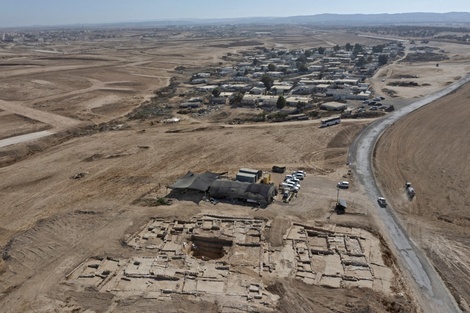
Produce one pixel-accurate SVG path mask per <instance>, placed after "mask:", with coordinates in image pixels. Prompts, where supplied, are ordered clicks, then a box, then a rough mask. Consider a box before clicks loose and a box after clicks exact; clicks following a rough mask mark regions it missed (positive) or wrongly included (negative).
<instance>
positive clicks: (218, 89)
mask: <svg viewBox="0 0 470 313" xmlns="http://www.w3.org/2000/svg"><path fill="white" fill-rule="evenodd" d="M212 95H213V96H214V97H218V96H220V88H219V87H215V88H214V89H212Z"/></svg>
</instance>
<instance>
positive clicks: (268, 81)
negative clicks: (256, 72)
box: [261, 74, 274, 90]
mask: <svg viewBox="0 0 470 313" xmlns="http://www.w3.org/2000/svg"><path fill="white" fill-rule="evenodd" d="M261 82H263V84H264V87H266V90H270V89H271V87H272V86H273V83H274V79H273V78H272V77H271V76H269V75H268V74H263V76H261Z"/></svg>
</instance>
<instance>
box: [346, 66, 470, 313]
mask: <svg viewBox="0 0 470 313" xmlns="http://www.w3.org/2000/svg"><path fill="white" fill-rule="evenodd" d="M468 82H470V75H467V76H466V77H465V78H462V79H461V80H459V81H458V82H456V83H454V84H452V85H450V86H449V87H447V88H445V89H443V90H441V91H439V92H436V93H434V94H432V95H429V96H428V97H425V98H423V99H421V100H419V101H416V102H414V103H412V104H410V105H409V106H406V107H404V108H402V109H400V110H397V111H395V112H393V113H392V114H390V115H387V116H386V117H384V118H382V119H380V120H378V121H377V122H375V123H372V124H371V125H369V126H368V127H367V128H365V129H364V130H363V132H362V133H361V134H360V135H359V136H358V138H357V139H356V140H355V141H354V143H353V144H352V145H351V148H350V151H349V153H350V154H349V161H350V163H351V166H352V168H353V169H354V171H355V173H356V175H357V177H358V178H359V180H360V181H361V183H362V184H363V185H364V187H365V189H366V191H367V193H368V194H369V197H370V198H371V199H372V201H376V198H377V196H380V195H381V192H380V190H379V188H378V186H377V183H376V180H375V176H374V170H373V167H372V158H373V154H374V149H375V145H376V143H377V141H378V139H379V138H380V136H381V135H382V134H383V132H384V131H385V130H386V129H387V128H388V127H389V126H390V125H392V124H393V123H394V122H396V121H397V120H398V119H400V118H401V117H403V116H405V115H406V114H408V113H410V112H412V111H415V110H417V109H419V108H420V107H422V106H424V105H426V104H429V103H431V102H433V101H435V100H436V99H439V98H441V97H443V96H445V95H447V94H449V93H451V92H453V91H455V90H456V89H458V88H459V87H461V86H462V85H463V84H465V83H468ZM377 212H378V216H379V217H380V218H381V220H382V221H383V223H384V225H385V231H386V232H387V233H388V234H387V235H388V236H389V237H390V238H391V240H392V241H393V243H394V245H395V248H396V249H397V251H398V257H399V260H400V261H401V264H402V266H403V267H404V268H405V269H406V270H407V271H408V273H409V274H410V275H411V277H413V280H414V283H415V287H417V289H416V290H417V291H418V292H417V294H416V296H417V297H418V298H419V299H418V301H419V302H420V305H421V306H422V309H423V310H424V311H425V312H436V313H438V312H439V313H440V312H449V313H450V312H460V309H459V308H458V305H457V303H456V302H455V300H454V298H453V297H452V295H451V294H450V292H449V290H448V289H447V287H446V286H445V284H444V282H443V281H442V279H441V277H440V276H439V275H438V274H437V272H436V271H435V270H434V267H433V266H432V264H431V263H430V262H429V260H428V259H427V258H426V256H425V255H424V253H423V252H422V251H421V250H420V249H419V248H418V247H416V246H415V244H414V243H413V242H412V241H411V240H410V238H409V236H408V235H407V233H406V232H405V231H404V228H403V227H402V225H401V223H400V221H399V220H398V218H397V216H396V215H395V213H394V210H393V208H392V207H391V206H390V205H389V206H388V207H387V208H380V207H379V206H378V205H377Z"/></svg>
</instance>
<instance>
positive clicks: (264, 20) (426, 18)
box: [120, 12, 470, 26]
mask: <svg viewBox="0 0 470 313" xmlns="http://www.w3.org/2000/svg"><path fill="white" fill-rule="evenodd" d="M210 24H212V25H220V24H232V25H234V24H312V25H323V26H368V25H404V24H406V25H411V24H412V25H416V24H433V25H435V24H445V25H467V26H470V12H450V13H396V14H317V15H305V16H290V17H245V18H220V19H180V20H167V21H149V22H136V23H121V24H120V25H128V26H130V25H133V26H162V25H210Z"/></svg>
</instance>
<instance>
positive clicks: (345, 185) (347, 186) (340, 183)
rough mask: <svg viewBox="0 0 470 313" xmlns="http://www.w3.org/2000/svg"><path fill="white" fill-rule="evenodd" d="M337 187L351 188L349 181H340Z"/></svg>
mask: <svg viewBox="0 0 470 313" xmlns="http://www.w3.org/2000/svg"><path fill="white" fill-rule="evenodd" d="M336 187H338V188H342V189H348V188H349V182H347V181H340V182H339V183H338V184H337V185H336Z"/></svg>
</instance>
